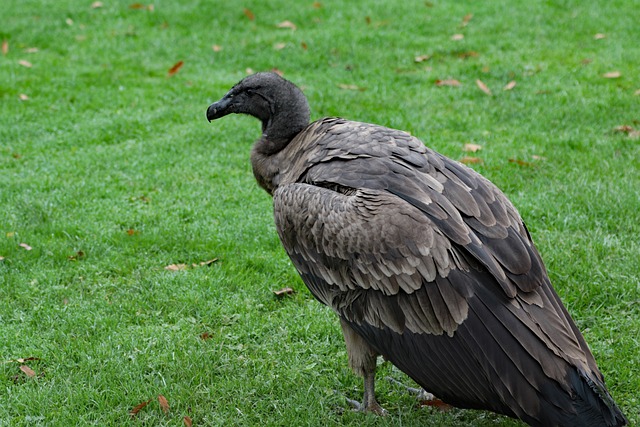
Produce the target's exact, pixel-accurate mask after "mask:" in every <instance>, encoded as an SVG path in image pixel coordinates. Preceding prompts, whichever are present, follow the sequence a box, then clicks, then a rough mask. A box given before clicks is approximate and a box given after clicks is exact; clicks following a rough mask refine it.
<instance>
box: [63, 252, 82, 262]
mask: <svg viewBox="0 0 640 427" xmlns="http://www.w3.org/2000/svg"><path fill="white" fill-rule="evenodd" d="M82 258H84V252H82V251H78V252H76V253H75V255H70V256H68V257H67V259H68V260H69V261H78V260H80V259H82Z"/></svg>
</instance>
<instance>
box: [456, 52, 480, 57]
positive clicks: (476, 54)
mask: <svg viewBox="0 0 640 427" xmlns="http://www.w3.org/2000/svg"><path fill="white" fill-rule="evenodd" d="M477 56H480V54H479V53H478V52H476V51H475V50H470V51H468V52H462V53H459V54H458V58H461V59H467V58H475V57H477Z"/></svg>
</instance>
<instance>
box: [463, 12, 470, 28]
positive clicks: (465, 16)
mask: <svg viewBox="0 0 640 427" xmlns="http://www.w3.org/2000/svg"><path fill="white" fill-rule="evenodd" d="M471 18H473V14H472V13H467V14H466V15H464V18H462V24H460V25H461V26H462V27H466V26H467V24H468V23H469V21H471Z"/></svg>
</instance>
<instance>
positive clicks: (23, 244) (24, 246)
mask: <svg viewBox="0 0 640 427" xmlns="http://www.w3.org/2000/svg"><path fill="white" fill-rule="evenodd" d="M18 246H20V247H21V248H23V249H24V250H25V251H30V250H31V249H33V248H32V247H31V246H29V245H27V244H26V243H20V244H19V245H18Z"/></svg>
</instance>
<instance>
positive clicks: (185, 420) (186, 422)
mask: <svg viewBox="0 0 640 427" xmlns="http://www.w3.org/2000/svg"><path fill="white" fill-rule="evenodd" d="M182 422H183V423H184V426H185V427H192V426H193V421H191V417H189V416H185V417H184V418H183V419H182Z"/></svg>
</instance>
